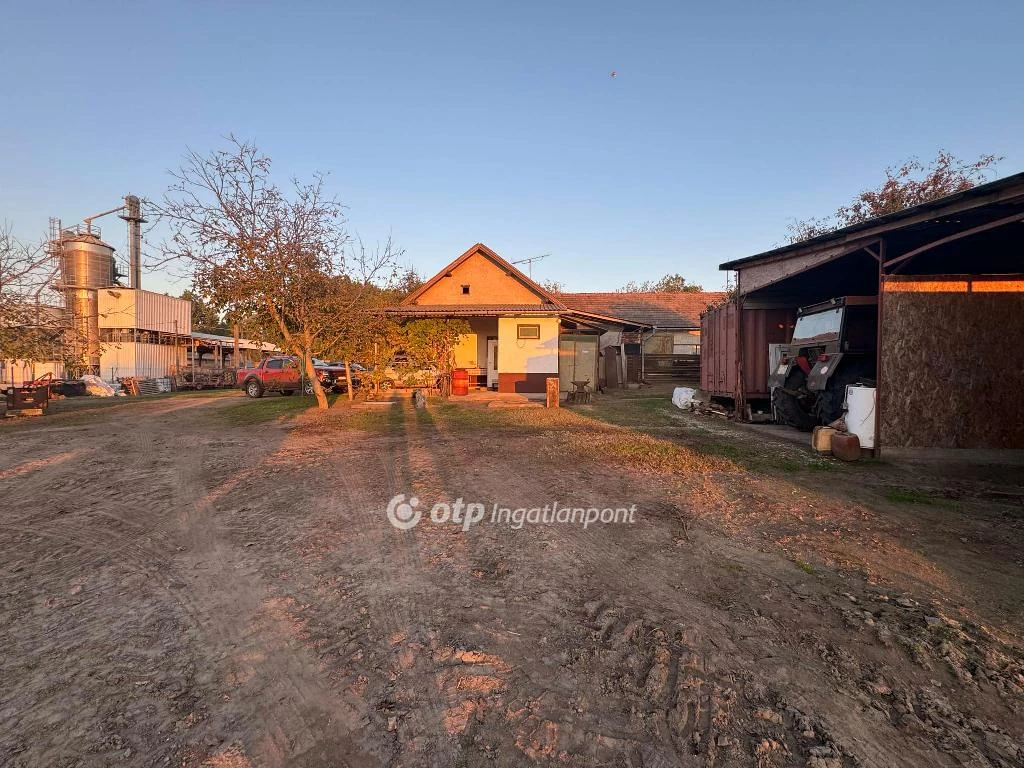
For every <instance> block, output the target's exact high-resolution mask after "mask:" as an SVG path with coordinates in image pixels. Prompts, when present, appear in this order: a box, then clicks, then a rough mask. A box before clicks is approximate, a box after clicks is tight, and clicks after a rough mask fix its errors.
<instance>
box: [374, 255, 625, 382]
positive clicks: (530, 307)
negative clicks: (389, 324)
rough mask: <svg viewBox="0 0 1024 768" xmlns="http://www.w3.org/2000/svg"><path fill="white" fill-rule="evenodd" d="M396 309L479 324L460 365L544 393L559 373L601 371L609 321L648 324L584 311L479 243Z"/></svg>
mask: <svg viewBox="0 0 1024 768" xmlns="http://www.w3.org/2000/svg"><path fill="white" fill-rule="evenodd" d="M391 312H392V314H395V315H398V316H401V317H406V318H456V317H457V318H462V319H464V320H466V321H467V322H468V323H469V326H470V329H471V332H470V333H468V334H465V335H464V336H463V337H462V339H461V342H460V344H459V348H458V349H457V351H456V361H455V364H456V367H457V368H465V369H467V370H468V371H469V375H470V382H471V384H474V385H475V386H478V387H486V388H489V389H497V390H498V391H499V392H520V393H527V394H528V393H542V392H544V390H545V386H546V383H545V382H546V380H547V379H548V378H550V377H555V376H557V377H558V378H559V379H560V380H561V385H560V388H561V389H562V391H568V390H570V389H571V388H572V382H573V381H589V382H590V384H591V386H592V387H594V388H596V387H597V384H598V381H599V379H600V378H603V377H601V376H599V365H600V361H599V338H600V336H601V334H602V333H604V332H605V331H607V330H609V329H627V330H639V329H642V327H643V326H639V325H637V324H635V323H632V322H629V321H626V320H622V319H620V318H612V317H604V316H600V315H596V314H592V313H588V312H579V311H576V310H573V309H569V308H568V307H566V305H565V304H564V303H562V302H561V301H559V299H558V298H557V297H556V296H554V295H553V294H551V293H549V292H548V291H546V290H545V289H544V288H543V287H541V286H540V285H538V284H537V283H535V282H534V281H533V280H531V279H530V278H529V277H527V276H526V275H524V274H523V273H522V272H520V271H519V270H518V269H516V268H515V267H514V266H513V265H512V264H510V263H509V262H507V261H505V260H504V259H503V258H501V256H499V255H498V254H497V253H495V252H494V251H492V250H491V249H490V248H488V247H487V246H486V245H483V244H482V243H477V244H476V245H474V246H472V247H471V248H470V249H469V250H467V251H466V252H465V253H463V254H462V255H461V256H459V258H457V259H456V260H455V261H453V262H452V263H451V264H449V265H448V266H447V267H445V268H444V269H442V270H441V271H440V272H438V273H437V274H436V275H434V276H433V277H432V278H430V280H428V281H427V282H426V283H424V284H423V285H422V286H421V287H420V288H419V289H417V290H416V291H414V292H413V293H411V294H410V295H409V296H407V297H406V298H405V300H404V301H402V303H401V304H400V305H399V306H398V307H395V308H394V309H392V310H391Z"/></svg>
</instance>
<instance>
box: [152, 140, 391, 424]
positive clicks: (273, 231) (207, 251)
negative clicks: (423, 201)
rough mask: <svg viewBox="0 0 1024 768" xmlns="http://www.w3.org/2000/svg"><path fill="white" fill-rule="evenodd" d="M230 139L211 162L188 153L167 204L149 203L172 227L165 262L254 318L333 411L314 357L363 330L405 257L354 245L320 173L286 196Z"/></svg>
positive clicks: (215, 300) (261, 163) (256, 159)
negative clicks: (365, 296)
mask: <svg viewBox="0 0 1024 768" xmlns="http://www.w3.org/2000/svg"><path fill="white" fill-rule="evenodd" d="M228 141H229V146H228V147H227V148H226V149H222V150H215V151H213V152H211V153H210V154H209V155H205V156H203V155H199V154H197V153H196V152H193V151H189V152H188V153H187V154H186V156H185V159H184V161H183V163H182V165H181V166H180V167H179V168H178V169H177V170H175V171H171V176H172V177H173V179H174V181H173V183H172V184H171V186H170V188H169V189H168V190H167V192H166V193H165V194H164V196H163V199H162V200H161V201H160V202H157V203H151V205H152V207H153V209H154V210H156V212H157V213H158V216H159V218H160V220H161V221H162V222H163V223H165V224H166V225H167V227H168V230H169V236H168V238H167V239H166V240H165V241H164V243H163V246H162V251H163V259H164V260H165V261H167V260H172V259H183V260H185V261H186V262H188V263H189V264H190V265H191V266H192V269H193V283H194V286H195V289H196V291H197V292H198V293H199V294H201V295H202V296H204V297H206V298H207V299H208V300H209V301H210V303H211V304H212V306H213V307H214V308H215V309H216V310H217V311H219V312H224V313H225V314H226V315H227V316H228V317H235V316H244V317H247V318H249V323H250V324H251V325H252V326H254V327H251V328H247V329H246V330H247V333H251V332H252V331H253V330H255V331H257V333H258V334H260V336H261V337H262V338H266V339H267V340H272V341H275V342H276V343H278V344H279V345H280V346H281V347H283V348H284V349H285V350H287V351H288V352H289V353H291V354H293V355H296V356H297V357H299V358H300V359H301V361H302V365H303V369H304V371H305V374H306V377H307V379H308V380H309V381H310V382H312V386H313V390H314V394H315V395H316V400H317V405H318V406H319V407H320V408H327V397H326V395H325V394H324V391H323V388H322V387H321V386H320V382H319V381H318V379H317V377H316V372H315V369H314V367H313V357H314V355H315V354H317V353H319V352H321V351H322V350H323V349H324V348H328V347H330V346H331V344H332V339H334V338H336V337H337V335H338V334H339V333H341V332H342V331H341V330H339V329H345V328H352V327H357V326H358V325H359V323H360V320H361V317H362V315H361V313H362V312H363V305H362V302H361V301H360V299H359V297H360V295H361V293H362V292H363V291H367V290H369V289H370V287H371V286H373V285H374V283H375V281H376V280H380V279H384V280H388V279H390V278H391V276H392V274H391V273H392V271H393V269H394V259H395V257H396V256H397V255H398V254H397V253H396V252H395V251H394V250H393V248H392V246H391V243H390V241H389V242H388V243H387V244H386V245H385V246H384V247H383V248H377V249H374V250H367V249H365V248H362V247H359V248H355V249H351V248H350V247H351V246H352V244H353V243H352V239H351V238H350V236H349V234H348V232H347V230H346V228H345V224H346V220H345V217H344V215H343V206H342V204H341V203H340V202H339V201H338V200H337V199H335V198H333V197H330V196H328V194H327V192H326V190H325V188H324V181H325V180H324V177H323V176H322V175H320V174H314V176H313V178H312V179H311V180H310V181H307V182H300V181H298V180H297V179H293V180H292V182H291V184H290V186H289V187H288V188H287V189H282V188H281V187H278V186H277V185H276V184H275V183H274V182H273V181H272V179H271V173H270V172H271V160H270V158H269V157H267V156H266V155H264V154H262V153H261V152H260V151H259V150H258V149H257V148H256V147H255V145H253V144H251V143H248V142H243V141H240V140H238V139H236V138H235V137H234V136H231V137H229V139H228ZM339 285H343V286H345V287H346V288H347V290H345V291H339V290H338V287H339Z"/></svg>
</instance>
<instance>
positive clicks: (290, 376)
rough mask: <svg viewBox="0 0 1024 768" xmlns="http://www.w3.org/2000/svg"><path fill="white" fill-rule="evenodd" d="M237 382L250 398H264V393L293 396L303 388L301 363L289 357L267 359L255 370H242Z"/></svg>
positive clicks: (239, 372) (275, 356)
mask: <svg viewBox="0 0 1024 768" xmlns="http://www.w3.org/2000/svg"><path fill="white" fill-rule="evenodd" d="M237 380H238V382H239V384H241V386H242V389H243V390H244V391H245V394H246V395H248V396H249V397H263V393H264V392H280V393H281V394H282V395H291V394H294V393H295V391H296V390H297V389H298V388H299V387H301V386H302V376H301V371H300V369H299V361H298V360H296V359H295V358H294V357H289V356H288V355H274V356H273V357H265V358H263V359H262V360H261V361H260V362H259V364H258V365H257V366H256V367H255V368H240V369H239V370H238V375H237Z"/></svg>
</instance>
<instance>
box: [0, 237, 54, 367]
mask: <svg viewBox="0 0 1024 768" xmlns="http://www.w3.org/2000/svg"><path fill="white" fill-rule="evenodd" d="M56 268H57V265H56V264H55V263H54V260H53V258H52V257H51V256H50V254H49V252H48V250H47V248H46V244H45V243H44V242H40V243H30V242H26V241H24V240H20V239H18V238H17V237H15V236H14V233H13V229H12V227H11V225H9V224H4V225H2V226H0V359H8V360H15V361H20V362H25V363H29V364H32V363H36V362H40V361H44V360H61V359H62V358H63V357H64V350H65V342H66V336H67V334H68V333H70V332H71V330H72V329H71V328H70V327H69V326H68V325H67V324H66V322H65V314H64V312H63V310H62V308H61V306H60V297H59V295H58V294H57V293H56V292H55V290H54V284H55V278H56V274H55V270H56ZM68 362H70V361H68Z"/></svg>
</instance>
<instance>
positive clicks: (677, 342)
mask: <svg viewBox="0 0 1024 768" xmlns="http://www.w3.org/2000/svg"><path fill="white" fill-rule="evenodd" d="M698 353H700V336H699V335H697V334H695V333H689V332H687V331H684V332H683V333H673V334H672V354H673V355H696V354H698Z"/></svg>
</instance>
